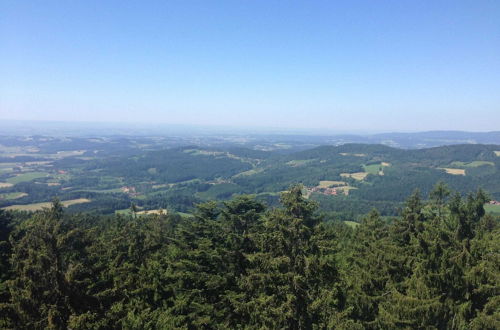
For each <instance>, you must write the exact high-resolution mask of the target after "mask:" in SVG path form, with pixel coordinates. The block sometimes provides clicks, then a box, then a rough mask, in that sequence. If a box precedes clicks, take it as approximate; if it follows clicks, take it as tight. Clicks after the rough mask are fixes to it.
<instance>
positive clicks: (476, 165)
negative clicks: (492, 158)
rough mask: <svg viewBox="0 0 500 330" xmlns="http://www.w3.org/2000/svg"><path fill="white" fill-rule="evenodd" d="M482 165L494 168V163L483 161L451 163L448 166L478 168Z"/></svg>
mask: <svg viewBox="0 0 500 330" xmlns="http://www.w3.org/2000/svg"><path fill="white" fill-rule="evenodd" d="M483 165H490V166H495V163H493V162H487V161H483V160H475V161H472V162H468V163H467V162H453V163H451V164H450V166H452V167H469V168H470V167H479V166H483Z"/></svg>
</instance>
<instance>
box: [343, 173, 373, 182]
mask: <svg viewBox="0 0 500 330" xmlns="http://www.w3.org/2000/svg"><path fill="white" fill-rule="evenodd" d="M367 175H368V173H367V172H356V173H340V176H341V177H343V178H353V179H355V180H358V181H361V180H364V178H366V176H367Z"/></svg>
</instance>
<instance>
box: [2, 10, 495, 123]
mask: <svg viewBox="0 0 500 330" xmlns="http://www.w3.org/2000/svg"><path fill="white" fill-rule="evenodd" d="M0 119H26V120H62V121H102V122H131V123H134V122H144V123H148V122H151V123H171V124H195V125H226V126H240V127H243V126H244V127H278V128H306V129H314V128H318V129H323V130H324V129H327V130H332V132H334V131H343V132H345V131H350V130H351V131H363V130H365V131H367V130H368V131H387V130H390V131H417V130H432V129H460V130H475V131H483V130H500V1H497V0H494V1H477V0H476V1H459V0H456V1H437V0H436V1H416V0H415V1H404V0H394V1H373V0H367V1H356V0H354V1H331V0H330V1H269V0H268V1H254V0H252V1H250V0H248V1H243V0H233V1H208V0H203V1H188V0H182V1H181V0H179V1H157V2H156V1H134V2H128V1H88V0H86V1H5V0H2V1H0Z"/></svg>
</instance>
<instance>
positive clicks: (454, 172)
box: [439, 167, 465, 175]
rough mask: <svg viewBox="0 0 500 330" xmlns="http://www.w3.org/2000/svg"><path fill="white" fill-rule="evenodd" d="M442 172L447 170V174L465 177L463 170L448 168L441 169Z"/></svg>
mask: <svg viewBox="0 0 500 330" xmlns="http://www.w3.org/2000/svg"><path fill="white" fill-rule="evenodd" d="M439 169H440V170H445V171H446V173H448V174H452V175H465V170H464V169H463V168H447V167H439Z"/></svg>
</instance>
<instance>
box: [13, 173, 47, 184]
mask: <svg viewBox="0 0 500 330" xmlns="http://www.w3.org/2000/svg"><path fill="white" fill-rule="evenodd" d="M47 175H48V174H47V173H45V172H28V173H22V174H18V175H16V176H14V177H11V178H8V179H7V182H8V183H12V184H16V183H20V182H28V181H32V180H35V179H38V178H44V177H46V176H47Z"/></svg>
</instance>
